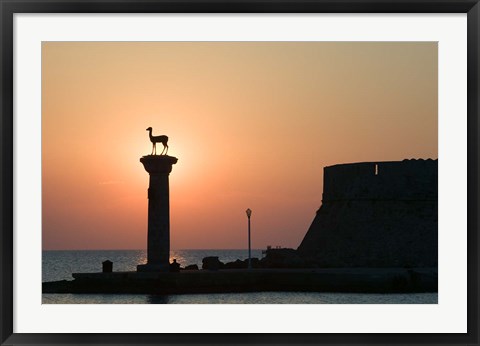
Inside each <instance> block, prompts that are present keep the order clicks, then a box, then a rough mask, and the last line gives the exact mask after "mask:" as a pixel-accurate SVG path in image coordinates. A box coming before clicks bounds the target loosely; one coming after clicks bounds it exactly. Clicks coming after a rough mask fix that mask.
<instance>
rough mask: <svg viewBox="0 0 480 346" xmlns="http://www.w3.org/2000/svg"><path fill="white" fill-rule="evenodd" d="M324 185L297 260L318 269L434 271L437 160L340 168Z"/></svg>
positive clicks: (331, 170)
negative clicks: (416, 268) (320, 204)
mask: <svg viewBox="0 0 480 346" xmlns="http://www.w3.org/2000/svg"><path fill="white" fill-rule="evenodd" d="M323 179H324V186H323V197H322V206H321V207H320V209H319V210H318V211H317V214H316V216H315V218H314V220H313V222H312V224H311V226H310V228H309V230H308V232H307V234H306V235H305V237H304V239H303V241H302V243H301V244H300V246H299V248H298V250H299V254H300V255H301V256H302V257H304V258H307V259H309V260H311V261H313V262H315V263H316V264H317V265H318V266H319V267H337V268H340V267H404V268H405V267H430V268H435V267H436V266H437V263H438V262H437V261H438V259H437V257H438V250H437V241H438V160H432V159H428V160H403V161H389V162H361V163H352V164H341V165H335V166H329V167H325V168H324V178H323Z"/></svg>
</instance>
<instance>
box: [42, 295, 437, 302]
mask: <svg viewBox="0 0 480 346" xmlns="http://www.w3.org/2000/svg"><path fill="white" fill-rule="evenodd" d="M42 297H43V298H42V303H43V304H437V303H438V294H437V293H409V294H366V293H322V292H252V293H218V294H180V295H149V294H43V296H42Z"/></svg>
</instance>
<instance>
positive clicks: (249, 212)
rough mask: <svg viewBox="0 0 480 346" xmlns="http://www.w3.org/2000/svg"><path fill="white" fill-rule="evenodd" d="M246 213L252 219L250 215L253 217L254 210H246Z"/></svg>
mask: <svg viewBox="0 0 480 346" xmlns="http://www.w3.org/2000/svg"><path fill="white" fill-rule="evenodd" d="M246 213H247V216H248V218H250V215H252V210H251V209H250V208H248V209H247V210H246Z"/></svg>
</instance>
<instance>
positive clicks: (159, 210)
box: [137, 155, 177, 272]
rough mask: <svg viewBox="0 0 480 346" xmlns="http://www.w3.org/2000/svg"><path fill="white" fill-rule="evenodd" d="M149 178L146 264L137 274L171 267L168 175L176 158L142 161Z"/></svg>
mask: <svg viewBox="0 0 480 346" xmlns="http://www.w3.org/2000/svg"><path fill="white" fill-rule="evenodd" d="M140 162H141V163H143V166H144V167H145V170H146V171H147V172H148V173H149V174H150V184H149V186H148V236H147V237H148V238H147V263H146V264H141V265H138V266H137V271H141V272H158V271H168V270H169V265H170V195H169V186H168V185H169V184H168V175H169V174H170V172H171V171H172V165H174V164H175V163H177V158H176V157H172V156H168V155H148V156H143V157H142V158H141V159H140Z"/></svg>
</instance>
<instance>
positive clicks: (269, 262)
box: [260, 248, 308, 268]
mask: <svg viewBox="0 0 480 346" xmlns="http://www.w3.org/2000/svg"><path fill="white" fill-rule="evenodd" d="M260 267H261V268H307V267H308V266H307V263H306V262H305V260H304V259H303V258H302V257H300V255H299V254H298V252H297V251H296V250H294V249H285V248H282V249H268V250H267V253H266V256H265V257H264V258H262V260H261V261H260Z"/></svg>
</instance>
